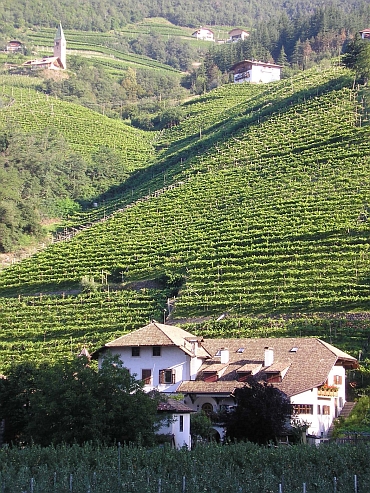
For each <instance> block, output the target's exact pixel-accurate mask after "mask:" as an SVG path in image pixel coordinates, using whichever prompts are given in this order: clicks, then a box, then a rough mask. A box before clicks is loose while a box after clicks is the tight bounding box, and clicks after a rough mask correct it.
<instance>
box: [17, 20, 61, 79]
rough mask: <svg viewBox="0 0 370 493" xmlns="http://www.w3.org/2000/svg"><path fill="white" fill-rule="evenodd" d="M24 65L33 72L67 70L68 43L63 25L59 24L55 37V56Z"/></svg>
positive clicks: (29, 61) (28, 61) (30, 61)
mask: <svg viewBox="0 0 370 493" xmlns="http://www.w3.org/2000/svg"><path fill="white" fill-rule="evenodd" d="M23 65H24V66H25V67H29V68H31V70H66V68H67V43H66V38H65V36H64V32H63V28H62V24H59V26H58V29H57V32H56V34H55V37H54V49H53V56H48V57H43V58H36V59H34V60H27V62H25V63H24V64H23Z"/></svg>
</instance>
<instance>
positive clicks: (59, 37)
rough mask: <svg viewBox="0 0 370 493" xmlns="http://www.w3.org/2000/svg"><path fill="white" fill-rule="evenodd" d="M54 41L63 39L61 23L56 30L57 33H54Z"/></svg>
mask: <svg viewBox="0 0 370 493" xmlns="http://www.w3.org/2000/svg"><path fill="white" fill-rule="evenodd" d="M56 39H64V32H63V28H62V23H61V22H60V23H59V26H58V28H57V32H56V33H55V38H54V40H56Z"/></svg>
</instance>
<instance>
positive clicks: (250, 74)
mask: <svg viewBox="0 0 370 493" xmlns="http://www.w3.org/2000/svg"><path fill="white" fill-rule="evenodd" d="M277 80H280V68H278V67H266V66H262V65H253V66H252V68H251V69H250V70H248V71H246V72H243V74H235V75H234V82H235V83H237V84H240V83H242V82H251V83H255V84H259V83H264V84H266V83H268V82H274V81H277Z"/></svg>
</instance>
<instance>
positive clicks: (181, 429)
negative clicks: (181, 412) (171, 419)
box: [180, 416, 184, 431]
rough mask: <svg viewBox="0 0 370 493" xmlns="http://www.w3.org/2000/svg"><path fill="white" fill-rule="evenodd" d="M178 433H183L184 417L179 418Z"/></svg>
mask: <svg viewBox="0 0 370 493" xmlns="http://www.w3.org/2000/svg"><path fill="white" fill-rule="evenodd" d="M180 431H184V416H180Z"/></svg>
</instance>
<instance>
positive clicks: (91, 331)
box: [0, 289, 167, 373]
mask: <svg viewBox="0 0 370 493" xmlns="http://www.w3.org/2000/svg"><path fill="white" fill-rule="evenodd" d="M166 301H167V298H166V293H165V292H161V291H158V290H147V289H142V290H139V291H132V290H123V291H103V292H100V291H99V292H95V293H80V294H74V295H71V294H69V295H68V294H63V293H61V294H58V295H57V294H55V295H42V294H39V295H38V296H37V297H31V296H26V297H19V298H2V299H0V312H1V318H0V351H1V368H0V373H1V371H2V372H4V371H5V368H6V367H7V366H8V365H9V364H11V363H14V362H19V361H31V360H32V361H38V362H41V361H49V362H51V361H54V360H58V359H60V358H62V357H63V356H66V355H68V354H74V355H76V354H78V353H79V352H80V351H81V349H82V347H86V348H87V349H88V350H89V351H90V352H92V351H93V350H95V349H96V348H97V347H100V346H102V345H104V344H105V343H106V342H107V341H108V340H112V339H115V338H116V337H119V336H121V335H122V334H123V333H125V332H128V331H131V330H134V329H137V328H139V327H140V326H142V325H145V324H146V323H148V321H150V320H151V319H152V318H154V319H159V320H161V319H162V317H163V309H164V307H165V306H166Z"/></svg>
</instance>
